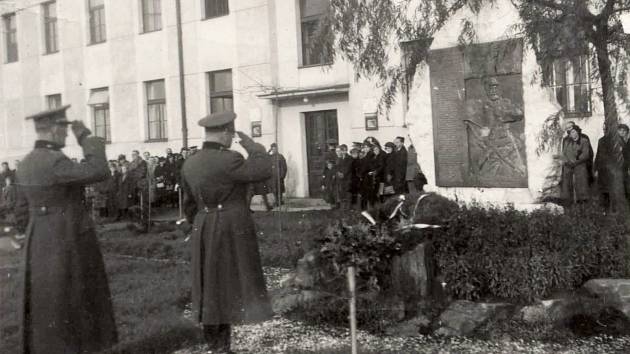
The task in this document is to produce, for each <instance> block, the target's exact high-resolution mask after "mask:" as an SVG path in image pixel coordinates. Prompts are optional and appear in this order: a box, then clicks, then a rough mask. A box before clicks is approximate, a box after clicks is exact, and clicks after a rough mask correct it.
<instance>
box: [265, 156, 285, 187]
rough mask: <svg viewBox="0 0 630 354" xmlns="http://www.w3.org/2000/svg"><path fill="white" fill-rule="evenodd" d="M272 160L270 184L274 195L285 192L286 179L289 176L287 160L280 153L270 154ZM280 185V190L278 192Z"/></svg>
mask: <svg viewBox="0 0 630 354" xmlns="http://www.w3.org/2000/svg"><path fill="white" fill-rule="evenodd" d="M270 160H271V178H270V179H269V182H268V185H269V188H271V191H272V193H273V194H274V195H276V196H277V195H278V194H279V193H284V192H285V187H284V179H285V178H286V177H287V171H288V168H287V160H286V159H285V158H284V156H282V154H280V153H276V154H272V155H270ZM276 160H277V163H276ZM278 186H280V192H278Z"/></svg>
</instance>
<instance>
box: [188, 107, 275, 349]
mask: <svg viewBox="0 0 630 354" xmlns="http://www.w3.org/2000/svg"><path fill="white" fill-rule="evenodd" d="M235 118H236V115H235V114H234V113H232V112H224V113H216V114H212V115H210V116H207V117H205V118H203V119H201V120H200V121H199V125H200V126H202V127H204V128H205V131H206V141H205V142H204V144H203V149H201V150H200V151H199V152H197V153H196V154H195V155H193V156H191V157H189V158H188V159H187V160H186V162H185V164H184V166H183V168H182V188H183V190H184V207H185V212H186V219H187V220H188V222H191V223H193V232H192V240H193V242H192V265H193V272H192V273H193V285H192V301H193V311H194V313H195V320H197V321H199V322H200V323H202V324H203V329H204V337H205V338H206V341H207V342H208V345H209V347H210V350H212V351H213V352H219V353H224V352H230V335H231V325H232V324H242V323H253V322H260V321H264V320H267V319H269V318H270V317H271V315H272V311H271V306H270V303H269V300H268V296H267V290H266V286H265V279H264V277H263V272H262V267H261V263H260V255H259V250H258V243H257V241H256V230H255V226H254V221H253V219H252V216H251V213H250V211H249V206H248V205H247V186H248V184H250V183H256V182H260V181H264V180H267V179H268V178H269V177H271V160H270V157H269V155H268V154H267V153H266V151H265V148H264V147H263V146H262V145H260V144H258V143H255V142H254V141H253V140H252V139H250V138H249V137H248V136H247V135H245V134H243V133H241V132H238V135H239V136H240V138H241V141H240V145H241V146H242V147H243V148H244V149H245V150H246V151H247V153H248V155H249V156H248V158H247V159H244V158H243V156H242V155H241V154H239V153H238V152H235V151H231V150H229V148H230V146H231V144H232V137H233V135H234V119H235Z"/></svg>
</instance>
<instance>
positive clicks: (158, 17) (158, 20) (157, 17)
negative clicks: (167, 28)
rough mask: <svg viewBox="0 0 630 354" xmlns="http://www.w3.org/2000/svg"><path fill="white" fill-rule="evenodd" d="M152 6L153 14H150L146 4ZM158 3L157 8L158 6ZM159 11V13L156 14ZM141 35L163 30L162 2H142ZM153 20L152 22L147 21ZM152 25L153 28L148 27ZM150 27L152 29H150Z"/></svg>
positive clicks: (142, 0) (160, 0)
mask: <svg viewBox="0 0 630 354" xmlns="http://www.w3.org/2000/svg"><path fill="white" fill-rule="evenodd" d="M148 3H151V4H152V10H153V12H149V10H148V6H147V5H146V4H148ZM156 3H157V6H156ZM156 11H157V12H156ZM140 16H141V17H140V19H141V24H140V27H141V28H140V33H151V32H157V31H161V30H162V28H163V27H162V0H140ZM147 19H151V21H147ZM148 23H151V24H152V26H147V24H148ZM149 27H150V28H149Z"/></svg>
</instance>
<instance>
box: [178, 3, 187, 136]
mask: <svg viewBox="0 0 630 354" xmlns="http://www.w3.org/2000/svg"><path fill="white" fill-rule="evenodd" d="M175 10H176V12H177V16H176V17H177V54H178V59H179V60H178V61H179V97H180V99H179V102H180V105H181V113H182V145H183V147H184V148H188V123H187V121H186V83H185V82H184V44H183V40H182V37H183V36H182V6H181V2H180V0H175Z"/></svg>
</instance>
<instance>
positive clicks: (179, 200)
mask: <svg viewBox="0 0 630 354" xmlns="http://www.w3.org/2000/svg"><path fill="white" fill-rule="evenodd" d="M177 199H178V201H177V202H178V204H179V220H181V219H183V218H184V210H183V202H182V187H179V188H177Z"/></svg>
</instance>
